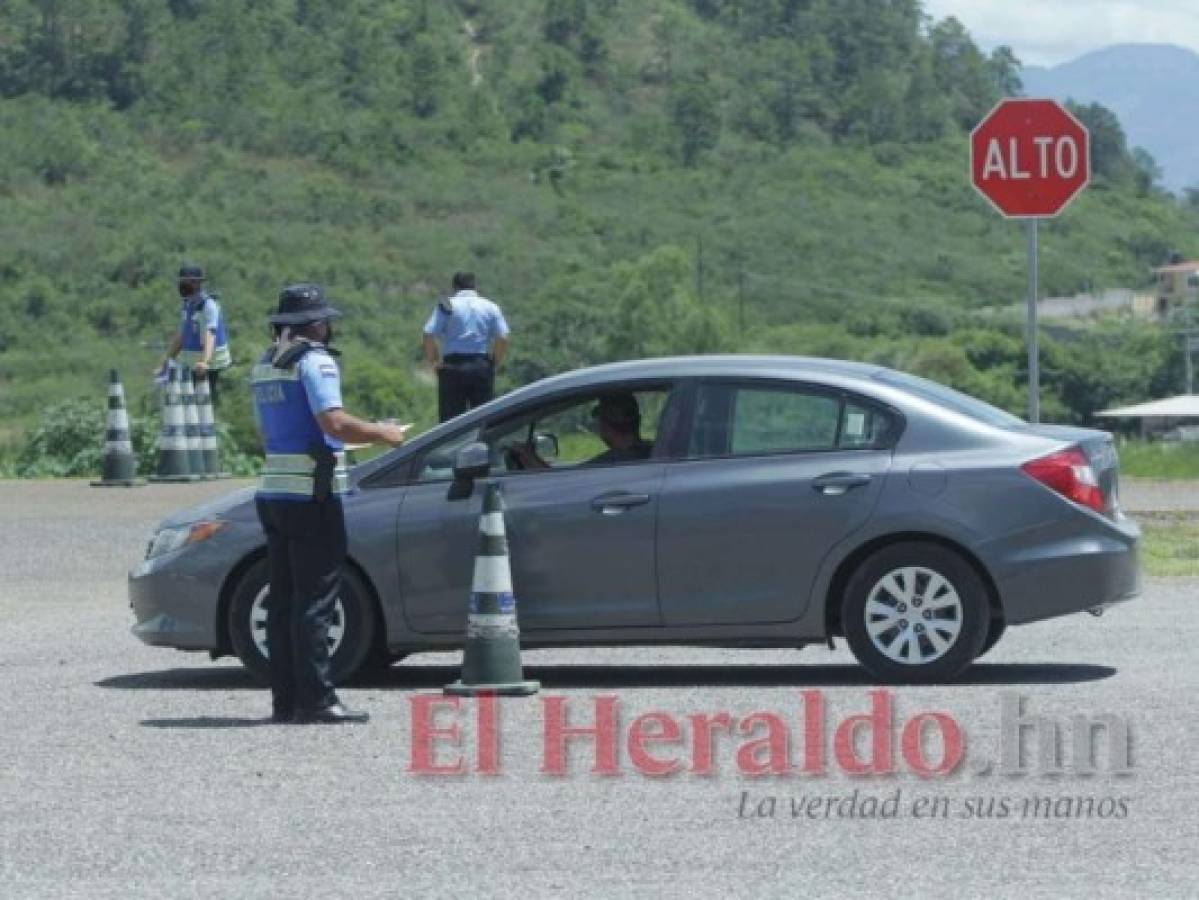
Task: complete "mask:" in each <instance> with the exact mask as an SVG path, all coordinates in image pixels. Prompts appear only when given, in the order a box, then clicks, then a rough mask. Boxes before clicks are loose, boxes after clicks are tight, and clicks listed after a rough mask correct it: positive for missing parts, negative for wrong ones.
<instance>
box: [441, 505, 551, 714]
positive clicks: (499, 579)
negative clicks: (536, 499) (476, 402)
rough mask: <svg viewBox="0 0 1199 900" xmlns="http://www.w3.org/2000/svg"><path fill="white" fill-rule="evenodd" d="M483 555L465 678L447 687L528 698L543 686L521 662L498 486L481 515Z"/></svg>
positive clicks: (472, 609)
mask: <svg viewBox="0 0 1199 900" xmlns="http://www.w3.org/2000/svg"><path fill="white" fill-rule="evenodd" d="M479 532H480V541H479V554H478V556H476V557H475V576H474V583H473V585H472V586H471V595H470V609H469V610H468V612H467V616H466V649H465V652H464V653H463V656H462V677H461V678H459V679H458V680H457V681H455V682H454V683H453V684H449V685H446V687H445V692H446V693H447V694H454V695H458V696H462V695H475V694H503V695H508V696H523V695H526V694H535V693H536V692H537V691H538V690H540V689H541V684H540V683H539V682H536V681H527V680H525V677H524V672H523V670H522V669H521V664H520V628H519V627H518V626H517V624H516V596H515V594H513V592H512V570H511V568H510V567H509V565H508V539H507V537H505V535H504V499H503V497H502V496H501V494H500V488H499V485H497V484H489V485H488V486H487V494H486V496H485V497H484V498H483V515H482V517H481V518H480V519H479Z"/></svg>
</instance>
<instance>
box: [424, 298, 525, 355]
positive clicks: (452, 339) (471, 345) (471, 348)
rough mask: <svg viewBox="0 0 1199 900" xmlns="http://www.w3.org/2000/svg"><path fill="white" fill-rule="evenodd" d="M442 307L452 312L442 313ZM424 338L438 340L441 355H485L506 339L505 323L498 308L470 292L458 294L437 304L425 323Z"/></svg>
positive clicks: (506, 326) (506, 327)
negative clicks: (445, 306) (501, 339)
mask: <svg viewBox="0 0 1199 900" xmlns="http://www.w3.org/2000/svg"><path fill="white" fill-rule="evenodd" d="M443 304H445V305H448V306H449V307H450V308H451V310H452V312H450V313H448V314H447V313H446V311H445V310H444V309H442V306H443ZM425 334H427V335H431V336H433V337H439V338H441V355H442V356H449V355H450V354H453V353H463V354H481V353H482V354H485V353H487V352H488V351H490V349H491V342H492V341H493V340H495V339H496V338H497V337H498V338H506V337H507V336H508V323H507V322H505V321H504V314H503V313H502V312H501V311H500V308H499V307H498V306H497V305H496V304H495V303H493V302H492V301H490V300H488V299H487V298H486V297H480V296H479V295H478V294H476V293H475V292H474V291H459V292H458V293H456V294H455V295H454V296H453V297H450V298H449V299H447V300H444V301H442V303H438V304H437V306H435V307H434V308H433V314H432V315H431V316H429V321H428V322H426V323H425Z"/></svg>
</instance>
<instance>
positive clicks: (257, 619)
mask: <svg viewBox="0 0 1199 900" xmlns="http://www.w3.org/2000/svg"><path fill="white" fill-rule="evenodd" d="M269 590H270V585H269V584H264V585H263V586H262V589H261V590H259V592H258V593H257V594H256V595H255V597H254V603H253V605H252V606H251V607H250V636H251V637H252V638H253V639H254V646H255V647H257V648H258V652H259V653H261V654H262V658H263V659H270V658H271V657H270V653H268V652H267V649H266V616H267V609H266V595H267V592H268V591H269ZM345 634H346V610H345V607H344V606H343V605H342V602H341V598H340V597H338V598H337V602H336V603H335V604H334V605H333V615H331V616H330V617H329V637H328V644H329V656H330V658H332V656H333V654H335V653H336V652H337V648H338V647H340V646H341V642H342V640H343V639H344V638H345Z"/></svg>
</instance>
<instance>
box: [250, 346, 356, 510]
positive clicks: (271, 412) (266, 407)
mask: <svg viewBox="0 0 1199 900" xmlns="http://www.w3.org/2000/svg"><path fill="white" fill-rule="evenodd" d="M304 353H321V355H322V356H323V355H324V354H323V351H322V350H321V349H320V348H317V347H313V348H311V349H309V350H306V351H303V352H301V353H300V354H299V355H298V356H294V357H293V358H292V359H291V360H290V361H289V364H288V365H286V366H285V367H284V368H278V367H276V366H275V364H274V359H275V348H273V347H272V348H271V349H270V350H268V351H267V352H266V353H264V354H263V355H262V358H261V359H259V361H258V363H257V364H256V365H255V366H254V369H253V371H252V372H251V373H250V384H251V389H252V390H253V393H254V415H255V417H256V418H257V420H258V428H259V431H260V432H261V433H262V442H263V447H264V449H265V451H266V464H265V465H264V467H263V470H262V478H261V480H260V481H259V485H258V496H260V497H263V498H265V499H268V500H311V499H313V497H319V496H320V494H321V491H320V490H318V488H320V487H321V485H320V483H319V481H318V479H320V478H321V477H322V476H324V477H325V478H326V479H327V484H328V488H327V490H328V493H333V494H344V493H347V492H348V491H349V473H348V470H347V469H346V456H345V452H344V451H343V447H344V445H343V444H342V442H341V441H339V440H337V439H336V438H332V437H329V436H328V435H327V434H325V433H324V432H323V431H321V429H320V425H319V424H318V423H317V421H316V416H315V415H313V412H312V407H311V406H310V405H309V403H308V395H307V393H305V391H304V385H303V383H302V382H301V381H300V364H301V360H302V359H303V358H304ZM325 358H326V359H328V357H325ZM330 362H331V360H330ZM322 469H323V471H322Z"/></svg>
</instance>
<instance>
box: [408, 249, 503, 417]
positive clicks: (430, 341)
mask: <svg viewBox="0 0 1199 900" xmlns="http://www.w3.org/2000/svg"><path fill="white" fill-rule="evenodd" d="M453 287H454V292H455V293H454V295H453V296H452V297H447V298H445V299H444V300H441V301H439V302H438V304H437V306H436V307H435V308H434V309H433V314H432V315H431V316H429V321H428V322H426V323H425V335H424V348H425V361H426V362H427V363H428V364H429V367H430V368H431V369H433V371H435V372H436V373H437V414H438V418H439V419H440V420H441V421H442V422H444V421H446V420H447V419H452V418H454V416H457V415H461V414H462V413H464V412H466V411H467V410H468V409H474V408H475V407H476V406H480V405H482V404H484V403H486V402H487V401H488V400H490V399H491V398H492V397H494V396H495V373H496V371H497V370H498V369H499V367H500V364H501V363H502V362H503V361H504V354H505V353H506V352H507V350H508V323H507V322H505V321H504V314H503V312H501V311H500V308H499V306H497V305H496V304H495V303H493V302H491V301H490V300H488V299H487V298H486V297H481V296H479V294H478V293H476V292H475V276H474V273H472V272H456V273H455V274H454V280H453ZM437 339H440V340H441V350H440V353H439V352H438V347H437Z"/></svg>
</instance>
